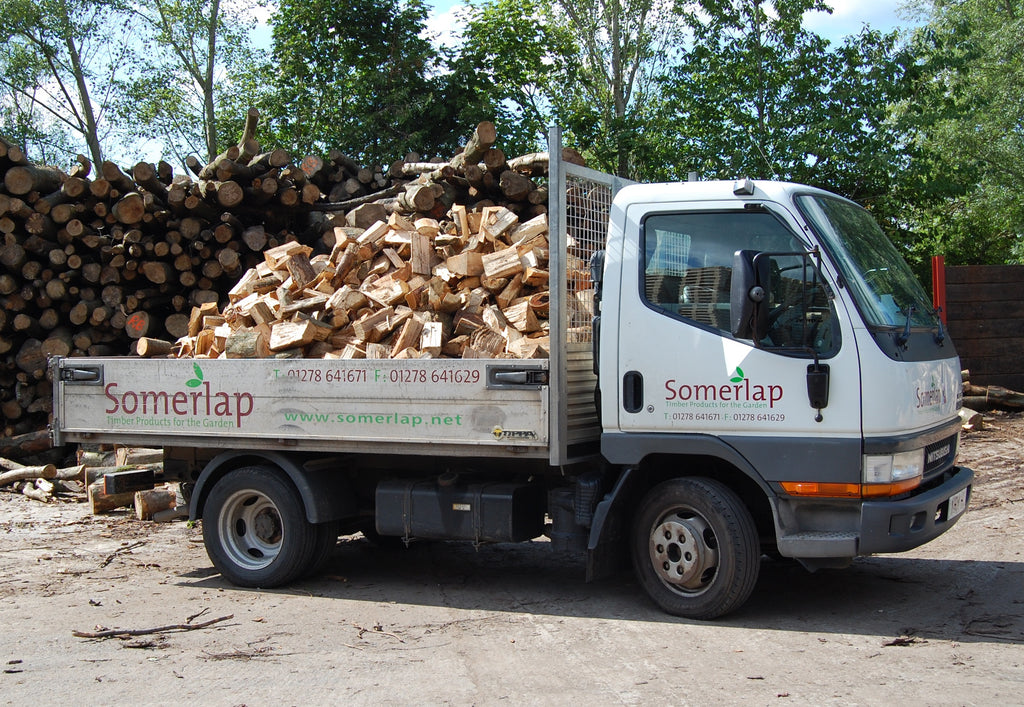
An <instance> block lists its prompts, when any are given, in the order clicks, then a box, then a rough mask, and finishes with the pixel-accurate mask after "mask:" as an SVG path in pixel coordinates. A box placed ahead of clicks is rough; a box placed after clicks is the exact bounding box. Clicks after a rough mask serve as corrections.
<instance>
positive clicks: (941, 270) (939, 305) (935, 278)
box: [932, 255, 947, 324]
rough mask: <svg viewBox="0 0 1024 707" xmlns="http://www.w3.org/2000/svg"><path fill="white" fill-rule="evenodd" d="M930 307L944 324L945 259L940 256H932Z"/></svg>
mask: <svg viewBox="0 0 1024 707" xmlns="http://www.w3.org/2000/svg"><path fill="white" fill-rule="evenodd" d="M932 306H934V307H935V308H936V309H937V310H939V316H940V317H941V318H942V323H943V324H946V323H947V322H946V259H945V258H944V257H943V256H941V255H933V256H932Z"/></svg>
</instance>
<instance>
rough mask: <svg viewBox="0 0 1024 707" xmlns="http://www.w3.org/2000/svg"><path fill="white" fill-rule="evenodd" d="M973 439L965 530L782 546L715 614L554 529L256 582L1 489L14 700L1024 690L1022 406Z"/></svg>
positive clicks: (359, 700) (358, 544) (5, 688)
mask: <svg viewBox="0 0 1024 707" xmlns="http://www.w3.org/2000/svg"><path fill="white" fill-rule="evenodd" d="M963 439H964V444H963V449H962V452H961V456H960V460H961V463H963V464H966V465H967V466H971V467H972V468H974V470H975V472H976V474H977V478H976V482H975V487H974V494H973V498H972V500H971V503H970V506H969V508H968V511H967V514H966V515H965V516H964V517H963V518H962V519H961V520H960V522H959V523H958V524H957V526H956V527H955V528H953V530H951V531H950V532H949V533H947V534H946V535H945V536H943V537H941V538H939V539H938V540H937V541H935V542H933V543H931V544H929V545H926V546H925V547H923V548H919V549H918V550H917V551H914V552H911V553H905V554H902V555H890V556H879V557H872V558H866V559H862V560H859V561H857V562H856V563H855V564H854V566H853V567H851V568H848V569H846V570H841V571H827V572H819V573H817V574H809V573H807V572H805V571H804V570H803V569H801V568H800V567H798V566H795V565H791V564H787V563H773V562H770V561H768V560H766V561H765V564H764V565H763V566H762V572H761V578H760V580H759V583H758V586H757V589H756V590H755V594H754V596H753V597H752V599H751V600H750V601H749V603H748V604H747V605H746V606H745V607H743V608H742V609H741V610H740V611H739V612H737V613H735V614H733V615H731V616H729V617H727V618H725V619H722V620H719V621H716V622H713V623H702V622H696V621H687V620H682V619H676V618H672V617H669V616H666V615H664V614H662V613H660V612H659V611H658V610H657V609H655V608H654V607H653V606H652V605H651V604H650V603H649V602H648V600H647V599H646V598H645V597H644V596H643V594H642V591H641V590H640V588H639V586H638V585H637V584H636V582H635V581H634V580H633V579H632V577H631V576H628V575H622V576H620V577H617V578H615V579H612V580H607V581H602V582H599V583H595V584H586V583H584V582H583V569H582V565H581V564H579V563H576V562H574V561H567V560H565V559H564V558H562V557H559V556H556V555H553V554H552V553H551V552H550V550H549V548H548V547H547V543H543V542H533V543H527V544H522V545H515V546H507V545H506V546H491V547H484V548H482V549H480V550H479V551H476V550H474V549H473V548H472V547H470V546H468V545H462V544H454V543H451V544H449V543H436V544H423V545H419V546H413V547H412V548H410V549H409V550H408V551H404V550H393V551H382V550H378V549H376V548H374V547H373V546H371V545H369V544H368V543H367V542H366V541H365V540H363V539H362V538H361V537H360V536H355V537H353V538H347V539H343V540H342V542H341V543H340V544H339V546H338V548H337V550H336V551H335V553H334V554H333V556H332V559H331V561H330V563H329V565H328V568H327V570H326V572H325V573H324V574H323V575H321V576H320V577H318V578H316V579H310V580H307V581H304V582H301V583H298V584H296V585H294V586H291V587H289V588H287V589H282V590H274V591H265V590H259V591H257V590H245V589H239V588H235V587H232V586H230V585H228V584H227V583H225V582H224V581H223V580H221V578H220V577H219V575H217V574H216V573H214V572H213V570H212V569H211V565H210V562H209V560H208V559H207V557H206V552H205V550H204V549H203V546H202V543H201V540H200V533H199V531H198V530H197V529H191V528H189V527H187V525H186V524H185V523H184V522H177V523H170V524H160V525H157V524H152V523H142V522H139V521H136V520H134V518H130V517H129V516H128V515H126V514H125V515H119V514H115V515H108V516H97V517H93V516H91V515H89V514H88V512H87V508H86V506H85V504H82V503H62V504H57V505H53V504H51V505H43V504H40V503H37V502H34V501H30V500H28V499H26V498H24V497H21V496H14V495H11V494H7V493H3V494H0V665H2V667H3V674H0V703H3V704H16V705H23V704H71V703H75V704H112V703H119V704H132V703H136V704H181V703H183V702H186V701H193V700H201V701H202V702H203V703H204V704H209V705H241V704H245V705H268V704H302V705H307V704H342V703H344V704H382V703H383V704H410V703H416V704H460V705H462V704H481V705H489V704H558V705H561V704H566V703H567V702H569V701H570V700H571V701H572V702H574V703H586V704H598V705H605V704H609V705H620V704H622V705H631V704H652V703H669V704H679V705H686V704H695V705H703V704H708V703H743V704H761V705H766V704H780V703H783V702H784V701H785V702H787V703H791V704H812V703H813V704H844V705H850V704H881V703H891V702H893V701H896V700H901V701H903V702H905V703H909V704H929V705H946V704H949V705H954V704H956V705H968V704H985V705H989V704H1020V703H1021V701H1022V697H1021V695H1022V694H1024V557H1022V556H1021V551H1022V548H1024V543H1022V538H1021V535H1022V529H1024V470H1022V458H1024V416H1021V415H1000V414H998V413H997V414H993V415H992V416H991V417H990V419H989V422H988V427H987V429H985V430H983V431H974V432H970V433H965V435H964V437H963ZM218 619H222V620H219V621H217V620H218ZM206 621H213V622H214V623H212V624H211V625H210V626H209V627H207V628H203V629H198V630H191V631H168V632H161V633H155V634H150V635H140V636H136V637H132V638H108V639H91V638H79V637H75V636H74V635H73V634H72V632H73V631H94V630H97V628H100V629H102V628H119V629H151V628H156V627H163V626H168V625H172V624H186V623H191V624H193V625H195V624H201V623H202V622H206Z"/></svg>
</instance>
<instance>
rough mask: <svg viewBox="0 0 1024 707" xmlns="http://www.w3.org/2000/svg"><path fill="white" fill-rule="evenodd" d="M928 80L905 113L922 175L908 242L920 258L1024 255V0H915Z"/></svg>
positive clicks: (1019, 258) (988, 260)
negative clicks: (1023, 188) (922, 192)
mask: <svg viewBox="0 0 1024 707" xmlns="http://www.w3.org/2000/svg"><path fill="white" fill-rule="evenodd" d="M916 7H917V9H918V10H919V11H921V12H922V13H923V16H924V17H925V18H926V19H927V23H926V24H925V25H924V26H923V27H921V28H920V29H918V30H917V31H915V33H914V36H913V46H914V50H915V51H916V52H917V55H918V56H919V58H920V69H921V72H922V80H921V82H920V84H919V86H918V90H917V92H916V94H915V96H914V99H913V100H912V101H907V102H906V103H905V104H903V105H902V106H901V107H902V111H903V113H902V119H903V120H904V121H905V123H906V124H907V125H908V126H909V129H911V130H912V131H913V134H914V136H915V146H916V149H917V152H918V154H919V160H920V161H921V163H922V164H923V165H924V167H922V168H921V169H920V170H919V171H921V172H925V173H927V174H928V175H929V176H930V177H931V180H930V181H928V182H927V183H923V184H922V185H921V186H922V188H923V189H930V190H931V193H932V195H933V196H934V197H935V198H934V199H932V200H929V201H923V202H919V203H916V204H914V208H913V209H912V210H911V211H910V218H909V223H908V224H907V240H908V243H909V244H910V246H911V247H912V248H913V249H914V252H915V254H916V255H917V256H918V257H919V258H924V257H926V256H927V255H931V254H935V253H941V254H944V255H945V256H946V259H947V262H948V263H950V264H998V263H1006V262H1024V204H1022V203H1021V200H1020V198H1019V197H1018V196H1017V194H1016V187H1017V185H1018V184H1019V183H1020V179H1021V177H1022V176H1024V64H1022V62H1021V61H1020V57H1021V56H1022V54H1024V2H1021V0H958V1H956V2H952V1H950V0H934V1H925V2H921V3H918V4H917V5H916Z"/></svg>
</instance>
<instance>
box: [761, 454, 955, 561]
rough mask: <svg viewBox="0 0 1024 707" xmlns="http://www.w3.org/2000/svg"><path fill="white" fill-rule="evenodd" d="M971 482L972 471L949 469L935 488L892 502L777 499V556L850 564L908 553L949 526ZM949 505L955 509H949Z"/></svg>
mask: <svg viewBox="0 0 1024 707" xmlns="http://www.w3.org/2000/svg"><path fill="white" fill-rule="evenodd" d="M973 481H974V472H973V471H971V470H970V469H968V468H966V467H953V468H952V469H950V470H949V471H947V472H945V473H944V474H943V477H942V482H941V483H940V484H939V485H938V486H935V487H932V488H929V489H927V490H926V491H922V492H919V493H917V494H914V495H912V496H910V497H908V498H904V499H901V500H898V501H882V500H872V501H839V500H835V501H829V500H820V499H795V498H792V497H786V496H780V497H779V498H778V499H777V502H778V506H777V509H778V511H779V516H780V518H782V519H783V523H782V527H777V528H776V533H777V534H776V543H777V547H778V550H779V553H780V554H782V555H783V556H785V557H793V558H797V559H811V558H818V559H822V558H830V559H839V558H846V559H852V558H853V557H856V556H858V555H873V554H875V553H880V552H903V551H905V550H912V549H913V548H915V547H918V546H920V545H924V544H925V543H926V542H928V541H930V540H933V539H934V538H936V537H938V536H939V535H942V534H943V533H944V532H946V531H947V530H949V529H950V528H951V527H953V524H954V523H956V522H957V520H959V519H960V517H961V516H962V515H963V514H964V511H965V510H966V507H967V502H968V501H969V500H970V494H971V483H972V482H973ZM959 494H962V495H959ZM954 499H956V500H954ZM951 501H952V502H951ZM957 501H960V502H961V503H959V504H958V503H957ZM951 506H955V507H953V508H952V510H951ZM958 508H959V509H960V510H959V511H958Z"/></svg>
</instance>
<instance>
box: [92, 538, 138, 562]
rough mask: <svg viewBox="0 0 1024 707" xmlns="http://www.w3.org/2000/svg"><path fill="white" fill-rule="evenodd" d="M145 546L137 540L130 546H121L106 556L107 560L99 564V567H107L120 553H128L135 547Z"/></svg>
mask: <svg viewBox="0 0 1024 707" xmlns="http://www.w3.org/2000/svg"><path fill="white" fill-rule="evenodd" d="M145 544H146V541H145V540H139V541H138V542H135V543H132V544H131V545H123V546H121V547H119V548H117V549H116V550H114V551H113V552H112V553H110V554H109V555H107V558H106V559H105V560H103V564H101V565H100V567H106V566H107V565H109V564H110V563H111V562H113V561H114V558H115V557H117V556H118V555H120V554H121V553H124V552H128V551H130V550H134V549H135V548H137V547H139V546H141V545H145Z"/></svg>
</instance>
